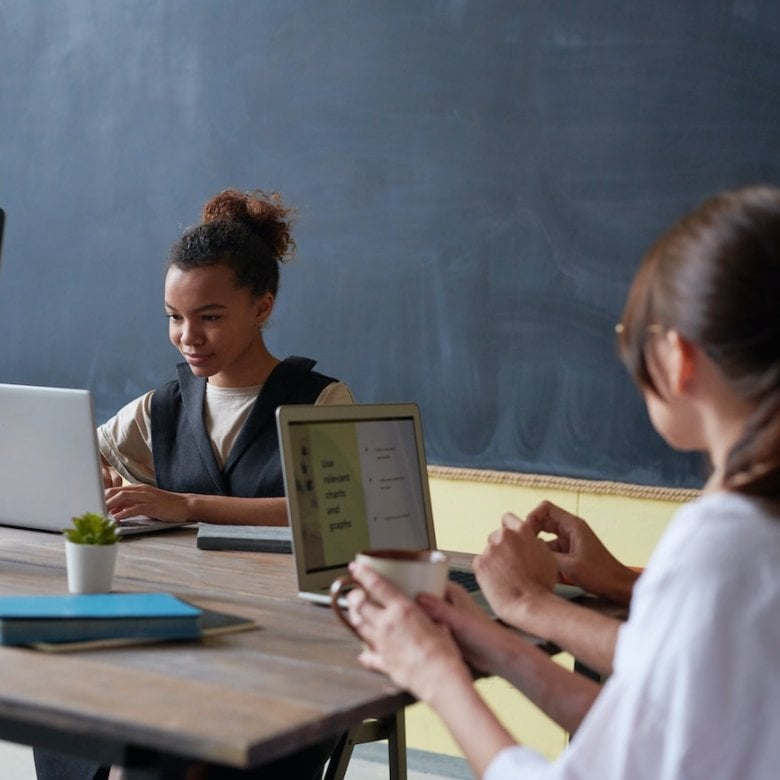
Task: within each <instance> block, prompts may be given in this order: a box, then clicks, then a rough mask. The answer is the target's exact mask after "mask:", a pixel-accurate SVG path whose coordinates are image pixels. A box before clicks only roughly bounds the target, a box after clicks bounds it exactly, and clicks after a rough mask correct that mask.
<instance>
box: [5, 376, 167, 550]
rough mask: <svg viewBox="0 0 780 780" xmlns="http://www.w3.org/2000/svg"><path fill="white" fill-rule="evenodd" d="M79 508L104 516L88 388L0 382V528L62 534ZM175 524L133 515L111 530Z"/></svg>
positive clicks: (147, 529) (164, 527)
mask: <svg viewBox="0 0 780 780" xmlns="http://www.w3.org/2000/svg"><path fill="white" fill-rule="evenodd" d="M85 512H95V513H97V514H106V505H105V497H104V493H103V480H102V476H101V471H100V456H99V454H98V446H97V433H96V427H95V413H94V408H93V404H92V395H91V393H90V392H89V391H88V390H72V389H65V388H56V387H34V386H31V385H7V384H0V525H8V526H17V527H21V528H33V529H36V530H40V531H55V532H61V531H62V529H63V528H65V527H67V526H69V525H70V522H71V518H72V517H75V516H77V515H81V514H84V513H85ZM177 525H181V524H171V523H163V522H161V521H159V520H152V519H150V518H140V517H139V518H133V520H132V521H130V522H128V521H122V523H121V524H120V525H119V526H118V532H119V533H120V534H121V535H128V534H135V533H147V532H150V531H161V530H167V529H170V528H173V527H176V526H177Z"/></svg>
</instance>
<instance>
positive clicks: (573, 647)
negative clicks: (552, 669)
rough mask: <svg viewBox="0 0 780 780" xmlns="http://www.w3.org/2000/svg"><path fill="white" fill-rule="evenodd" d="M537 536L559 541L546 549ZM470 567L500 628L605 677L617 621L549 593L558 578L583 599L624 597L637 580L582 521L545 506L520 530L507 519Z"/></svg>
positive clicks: (521, 524)
mask: <svg viewBox="0 0 780 780" xmlns="http://www.w3.org/2000/svg"><path fill="white" fill-rule="evenodd" d="M541 530H544V531H551V532H553V533H557V534H558V537H557V538H556V539H555V540H553V541H552V542H549V543H547V544H545V543H544V542H542V541H541V540H540V539H538V538H537V533H538V532H539V531H541ZM560 549H564V550H565V552H559V550H560ZM570 551H571V552H570ZM574 564H576V565H574ZM474 568H475V571H476V573H477V578H478V580H479V583H480V585H481V587H482V589H483V591H484V592H485V595H486V596H487V598H488V601H489V602H490V604H491V606H492V607H493V609H494V610H495V612H496V614H497V615H498V616H499V617H500V618H501V619H502V620H503V621H504V622H505V623H508V624H510V625H513V626H516V627H517V628H520V629H521V630H523V631H527V632H528V633H531V634H534V635H536V636H540V637H543V638H544V639H548V640H550V641H552V642H554V643H555V644H557V645H558V646H559V647H561V648H563V649H565V650H567V651H568V652H570V653H571V654H572V655H574V656H575V657H576V658H577V659H578V660H579V661H581V662H582V663H584V664H586V665H587V666H589V667H591V668H592V669H595V670H596V671H598V672H600V673H602V674H609V673H610V671H611V669H612V658H613V656H614V651H615V644H616V642H617V633H618V629H619V627H620V622H619V621H617V620H615V619H613V618H609V617H606V616H605V615H601V614H598V613H596V612H594V611H593V610H590V609H587V608H584V607H581V606H578V605H576V604H572V603H570V602H568V601H566V600H564V599H561V598H559V597H557V596H556V595H555V594H554V593H553V587H554V585H555V583H556V581H557V580H558V579H559V577H560V574H561V573H564V574H565V575H566V576H567V579H568V580H569V581H571V582H574V583H575V584H577V585H580V587H582V588H583V589H585V590H589V591H590V592H594V591H595V592H596V593H601V594H603V595H607V594H609V595H612V596H613V597H614V596H620V595H622V596H627V595H628V594H630V589H631V587H632V586H633V582H634V581H635V579H636V576H637V575H636V573H635V572H633V571H631V570H630V569H627V568H626V567H624V566H623V565H622V564H620V563H619V562H617V561H616V560H615V559H614V558H613V557H612V556H611V555H610V554H609V553H608V552H607V551H606V548H604V547H603V545H601V543H600V542H599V541H598V539H597V538H596V537H595V535H594V534H593V533H592V531H590V529H589V528H588V527H587V526H586V525H585V524H584V522H583V521H582V520H580V519H579V518H576V517H574V516H573V515H569V514H568V513H566V512H563V510H560V509H559V508H558V507H555V506H554V505H552V504H548V503H545V504H542V505H541V506H540V507H538V508H537V509H536V510H535V511H534V512H533V513H531V515H529V517H528V520H527V521H526V522H525V523H524V522H522V521H520V520H519V519H518V518H516V517H515V516H514V515H506V516H505V517H504V518H503V524H502V527H501V528H500V529H499V530H497V531H495V532H494V533H493V534H491V536H490V539H489V543H488V546H487V548H486V550H485V551H484V552H483V553H482V555H480V556H479V557H478V558H477V559H476V560H475V563H474ZM622 600H623V599H622V598H621V601H622Z"/></svg>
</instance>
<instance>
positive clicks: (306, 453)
mask: <svg viewBox="0 0 780 780" xmlns="http://www.w3.org/2000/svg"><path fill="white" fill-rule="evenodd" d="M276 421H277V428H278V432H279V447H280V452H281V459H282V471H283V473H284V485H285V493H286V495H287V506H288V514H289V520H290V529H291V533H292V547H293V554H294V558H295V566H296V569H297V574H298V590H299V595H300V596H301V598H304V599H308V600H311V601H317V602H320V603H326V602H328V601H329V600H330V597H329V595H328V589H329V587H330V584H331V583H332V582H333V580H334V579H336V577H339V576H341V575H342V574H346V573H347V566H348V564H349V562H350V561H352V560H353V559H354V557H355V553H357V552H359V551H360V550H367V549H379V548H394V549H415V550H421V549H435V548H436V536H435V533H434V529H433V514H432V512H431V499H430V493H429V490H428V472H427V468H426V462H425V447H424V443H423V432H422V425H421V422H420V412H419V409H418V407H417V406H416V405H415V404H354V405H351V406H280V407H279V408H278V409H277V411H276ZM467 576H468V574H467ZM472 590H473V588H472Z"/></svg>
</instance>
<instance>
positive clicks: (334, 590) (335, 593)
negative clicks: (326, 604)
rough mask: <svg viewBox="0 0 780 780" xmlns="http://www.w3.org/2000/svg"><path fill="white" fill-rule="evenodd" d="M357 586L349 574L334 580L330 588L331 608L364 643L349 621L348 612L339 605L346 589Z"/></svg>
mask: <svg viewBox="0 0 780 780" xmlns="http://www.w3.org/2000/svg"><path fill="white" fill-rule="evenodd" d="M355 584H356V582H355V579H354V578H353V577H352V576H351V575H349V574H345V575H344V576H343V577H339V578H338V579H335V580H333V582H332V583H331V586H330V606H331V607H332V608H333V611H334V612H335V613H336V617H337V618H338V619H339V620H340V621H341V622H342V623H343V624H344V625H345V626H346V627H347V628H348V629H349V630H350V631H351V632H352V633H353V634H354V635H355V636H356V637H357V638H358V639H360V641H361V642H362V641H363V640H362V639H361V637H360V634H358V632H357V629H356V628H355V627H354V626H353V625H352V623H350V622H349V620H347V617H346V612H345V610H343V609H342V607H341V605H340V604H339V599H340V598H341V594H342V593H343V591H344V589H345V588H348V587H350V586H352V587H354V586H355Z"/></svg>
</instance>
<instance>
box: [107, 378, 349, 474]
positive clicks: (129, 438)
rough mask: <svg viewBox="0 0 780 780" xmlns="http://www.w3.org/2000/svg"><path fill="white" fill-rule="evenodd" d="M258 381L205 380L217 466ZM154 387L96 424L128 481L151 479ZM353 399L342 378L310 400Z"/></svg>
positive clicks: (240, 423) (112, 459) (110, 456)
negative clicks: (230, 383) (237, 383)
mask: <svg viewBox="0 0 780 780" xmlns="http://www.w3.org/2000/svg"><path fill="white" fill-rule="evenodd" d="M261 388H262V385H258V386H257V387H215V386H214V385H211V384H208V383H206V400H205V409H204V421H205V424H206V432H207V433H208V436H209V438H210V439H211V447H212V449H213V450H214V455H215V457H216V459H217V463H218V464H219V466H220V468H221V467H222V466H223V465H224V463H225V460H226V459H227V456H228V453H229V452H230V448H231V447H232V446H233V442H234V441H235V439H236V436H238V433H239V431H240V430H241V427H242V426H243V424H244V421H245V420H246V418H247V416H248V415H249V411H250V409H251V408H252V404H254V402H255V400H256V399H257V395H258V393H259V392H260V389H261ZM153 395H154V390H150V391H149V392H148V393H145V394H144V395H142V396H141V397H140V398H136V399H135V400H134V401H130V403H129V404H127V405H126V406H123V407H122V408H121V409H120V410H119V411H118V412H117V413H116V414H115V415H114V416H113V417H112V418H111V419H110V420H107V421H106V422H105V423H103V425H101V426H100V427H99V428H98V444H99V445H100V454H101V455H102V456H103V457H104V458H105V459H106V460H107V461H108V462H109V463H110V464H111V465H112V466H113V467H114V468H115V469H116V470H117V472H118V473H119V474H121V475H122V476H123V477H124V478H125V479H127V480H129V481H130V482H145V483H146V484H149V485H155V484H156V480H155V475H154V459H153V457H152V423H151V407H152V396H153ZM352 403H355V399H354V397H353V396H352V393H351V391H350V389H349V388H348V387H347V386H346V385H345V384H344V383H343V382H332V383H331V384H329V385H328V386H327V387H326V388H325V389H324V390H323V391H322V392H321V393H320V394H319V396H318V397H317V400H316V401H315V402H314V404H315V405H334V404H352Z"/></svg>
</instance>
